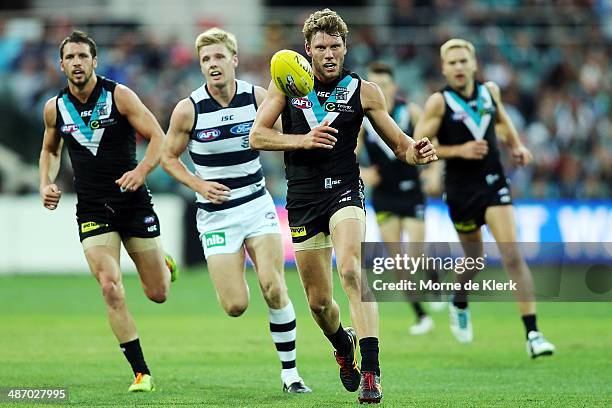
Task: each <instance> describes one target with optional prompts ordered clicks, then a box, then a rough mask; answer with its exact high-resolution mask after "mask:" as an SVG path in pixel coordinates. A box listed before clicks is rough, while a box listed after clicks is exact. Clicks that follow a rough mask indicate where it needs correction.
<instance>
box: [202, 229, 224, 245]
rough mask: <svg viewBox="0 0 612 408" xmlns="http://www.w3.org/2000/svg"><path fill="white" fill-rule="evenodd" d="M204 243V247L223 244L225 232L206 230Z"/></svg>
mask: <svg viewBox="0 0 612 408" xmlns="http://www.w3.org/2000/svg"><path fill="white" fill-rule="evenodd" d="M204 244H205V245H206V248H214V247H218V246H225V232H224V231H214V232H207V233H206V234H204Z"/></svg>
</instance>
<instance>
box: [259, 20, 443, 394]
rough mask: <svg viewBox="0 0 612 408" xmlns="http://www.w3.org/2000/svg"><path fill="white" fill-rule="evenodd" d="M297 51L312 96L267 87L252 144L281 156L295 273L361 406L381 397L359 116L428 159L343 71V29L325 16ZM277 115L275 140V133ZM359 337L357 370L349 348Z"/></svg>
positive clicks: (371, 88) (405, 156)
mask: <svg viewBox="0 0 612 408" xmlns="http://www.w3.org/2000/svg"><path fill="white" fill-rule="evenodd" d="M302 32H303V34H304V39H305V48H306V53H307V54H308V56H309V57H311V59H312V67H313V71H314V74H315V86H314V90H313V91H312V92H311V93H310V94H308V95H307V96H305V97H303V98H289V97H287V96H285V95H284V94H283V93H281V91H279V90H278V89H277V87H276V86H275V85H274V83H273V82H271V83H270V86H269V87H268V95H267V96H266V99H265V100H264V102H263V103H262V105H261V107H260V108H259V110H258V111H257V116H256V118H255V123H254V125H253V128H252V129H251V133H250V142H251V146H252V148H254V149H261V150H282V151H285V167H286V174H287V179H288V183H287V186H288V191H287V209H288V214H289V226H290V229H291V235H292V238H293V242H294V248H295V251H296V252H295V256H296V262H297V267H298V271H299V273H300V277H301V279H302V283H303V285H304V288H305V291H306V296H307V298H308V303H309V306H310V309H311V312H312V315H313V317H314V319H315V321H316V322H317V324H318V325H319V326H320V327H321V329H322V330H323V333H324V334H325V335H326V336H327V338H328V339H329V341H330V342H331V343H332V345H333V347H334V348H335V350H336V353H335V354H336V360H337V362H338V364H339V365H340V379H341V381H342V383H343V385H344V387H345V388H346V389H347V390H348V391H351V392H354V391H357V389H359V397H358V399H359V401H360V402H373V403H378V402H380V399H381V398H382V389H381V387H380V369H379V364H378V306H377V304H376V302H374V301H371V302H370V301H362V296H365V297H366V298H370V297H369V296H368V295H369V293H368V290H367V288H366V287H364V288H362V277H361V242H362V241H363V240H364V237H365V212H364V202H363V187H362V183H361V179H360V178H359V166H358V164H357V160H356V157H355V147H356V144H357V135H358V132H359V129H360V127H361V122H362V119H363V116H364V115H366V116H367V117H368V118H369V120H370V121H371V122H372V124H373V125H374V128H375V129H376V130H377V132H378V133H379V134H380V135H381V137H382V138H383V139H384V140H385V142H386V143H387V144H388V145H389V147H390V148H391V149H392V150H393V151H394V152H395V155H396V156H397V157H398V158H399V159H400V160H402V161H405V162H406V163H408V164H412V165H414V164H425V163H429V162H431V161H434V160H437V157H436V154H435V149H434V148H433V146H432V145H431V143H430V142H429V141H428V140H423V141H421V142H419V143H415V142H414V140H412V139H411V138H410V137H408V136H406V135H405V134H404V133H403V132H402V130H401V129H400V128H399V127H398V126H397V124H396V123H395V122H394V121H393V119H392V118H391V117H390V116H389V113H388V112H387V107H386V104H385V99H384V97H383V95H382V93H381V91H380V89H379V88H378V86H376V85H375V84H373V83H371V82H368V81H363V80H361V79H360V78H359V76H357V75H356V74H354V73H351V72H350V71H348V70H345V69H344V67H343V62H344V56H345V54H346V51H347V48H346V35H347V32H348V29H347V27H346V24H345V23H344V21H343V20H342V18H340V16H339V15H338V14H336V13H335V12H334V11H331V10H329V9H325V10H321V11H317V12H315V13H313V14H312V15H311V16H310V17H308V19H307V20H306V21H305V23H304V27H303V31H302ZM281 114H282V123H283V132H279V131H277V130H275V129H274V123H275V122H276V120H277V119H278V117H279V116H280V115H281ZM332 247H333V249H334V250H335V252H336V264H337V267H338V272H339V275H340V278H341V282H342V286H343V288H344V291H345V293H346V295H347V297H348V300H349V307H350V314H351V321H352V323H353V325H354V326H355V329H356V332H355V330H353V329H352V328H347V329H346V330H345V329H344V328H343V327H342V325H341V324H340V315H339V308H338V305H337V304H336V302H335V301H334V299H333V297H332V268H331V267H332V264H331V261H332ZM357 336H359V338H360V340H359V346H360V350H361V357H362V361H361V370H360V368H359V367H358V365H357V360H356V352H355V347H356V343H357Z"/></svg>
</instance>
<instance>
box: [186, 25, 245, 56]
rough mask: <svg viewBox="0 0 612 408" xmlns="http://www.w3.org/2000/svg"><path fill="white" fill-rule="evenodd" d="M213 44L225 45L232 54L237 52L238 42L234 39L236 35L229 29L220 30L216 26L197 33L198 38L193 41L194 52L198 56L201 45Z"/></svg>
mask: <svg viewBox="0 0 612 408" xmlns="http://www.w3.org/2000/svg"><path fill="white" fill-rule="evenodd" d="M213 44H223V45H225V46H226V47H227V49H228V50H229V51H230V52H231V53H232V54H233V55H236V54H237V53H238V51H237V50H238V42H237V41H236V36H235V35H234V34H232V33H230V32H229V31H225V30H222V29H220V28H218V27H214V28H211V29H208V30H206V31H204V32H203V33H202V34H200V35H198V38H196V41H195V48H196V53H197V54H198V56H199V55H200V49H201V48H202V47H206V46H207V45H213Z"/></svg>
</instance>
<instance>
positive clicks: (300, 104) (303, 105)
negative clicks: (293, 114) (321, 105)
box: [291, 98, 312, 109]
mask: <svg viewBox="0 0 612 408" xmlns="http://www.w3.org/2000/svg"><path fill="white" fill-rule="evenodd" d="M291 106H293V107H294V108H298V109H310V108H312V102H310V100H309V99H308V98H293V99H291Z"/></svg>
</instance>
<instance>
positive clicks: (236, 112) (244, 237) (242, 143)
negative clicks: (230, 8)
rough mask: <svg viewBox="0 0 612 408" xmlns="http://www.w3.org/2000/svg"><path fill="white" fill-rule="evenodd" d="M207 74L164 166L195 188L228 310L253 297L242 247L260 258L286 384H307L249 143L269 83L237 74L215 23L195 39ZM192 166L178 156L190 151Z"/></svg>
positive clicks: (228, 38)
mask: <svg viewBox="0 0 612 408" xmlns="http://www.w3.org/2000/svg"><path fill="white" fill-rule="evenodd" d="M195 48H196V52H197V55H198V59H199V61H200V68H201V69H202V73H203V74H204V77H205V79H206V82H205V83H204V84H203V85H202V86H201V87H200V88H198V89H196V90H195V91H193V92H192V93H191V96H190V97H189V98H186V99H183V100H182V101H180V102H179V103H178V105H177V106H176V108H175V109H174V112H173V113H172V117H171V119H170V128H169V129H168V135H167V138H166V141H165V143H164V147H163V153H162V166H163V167H164V169H165V170H166V171H167V172H168V173H169V174H170V175H172V176H173V177H174V178H176V179H177V180H178V181H180V182H181V183H183V184H185V185H186V186H187V187H189V188H191V189H192V190H193V191H195V193H196V199H197V206H198V212H197V226H198V231H199V233H200V239H201V241H202V248H203V249H204V255H205V256H206V261H207V263H208V271H209V273H210V277H211V279H212V281H213V284H214V285H215V288H216V291H217V297H218V300H219V303H220V304H221V306H222V307H223V309H224V310H225V312H226V313H227V314H228V315H230V316H234V317H237V316H240V315H242V314H243V313H244V311H245V310H246V308H247V307H248V304H249V288H248V286H247V284H246V280H245V277H244V273H245V250H246V251H247V252H248V253H249V256H250V257H251V259H252V260H253V263H254V264H255V271H256V273H257V277H258V278H259V283H260V286H261V291H262V293H263V296H264V298H265V300H266V303H267V304H268V307H269V318H270V332H271V334H272V339H273V341H274V344H275V346H276V350H277V351H278V355H279V358H280V360H281V365H282V370H281V379H282V381H283V390H284V391H286V392H289V393H307V392H310V389H309V388H308V387H307V386H306V385H305V384H304V381H303V380H302V379H301V378H300V376H299V374H298V371H297V367H296V348H295V339H296V321H295V312H294V310H293V305H292V303H291V300H290V299H289V297H288V295H287V287H286V285H285V277H284V256H283V246H282V241H281V233H280V225H279V221H278V216H277V215H276V208H275V206H274V202H273V201H272V197H271V196H270V194H269V193H268V191H267V190H266V187H265V180H264V177H263V173H262V169H261V164H260V162H259V152H256V151H253V150H251V149H250V147H249V130H250V128H251V125H252V124H253V120H254V119H255V112H256V110H257V106H259V105H260V104H261V102H262V101H263V100H264V98H265V96H266V91H265V89H263V88H261V87H256V86H253V85H251V84H249V83H248V82H245V81H241V80H237V79H236V77H235V76H236V73H235V70H236V67H237V65H238V57H237V53H236V51H237V44H236V38H235V37H234V35H233V34H231V33H229V32H227V31H224V30H221V29H219V28H212V29H210V30H208V31H205V32H204V33H202V34H200V35H199V36H198V38H197V39H196V42H195ZM185 149H188V150H189V154H190V156H191V159H192V161H193V164H194V166H195V171H196V174H193V173H191V172H190V171H189V170H188V169H187V168H186V167H185V165H184V164H183V163H182V162H181V160H180V159H179V157H180V156H181V154H182V153H183V152H184V151H185Z"/></svg>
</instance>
